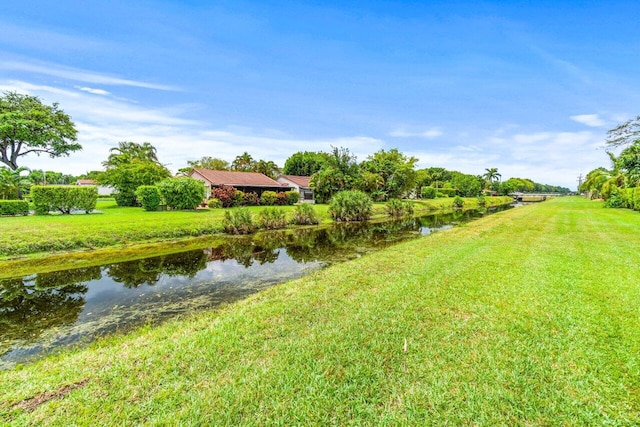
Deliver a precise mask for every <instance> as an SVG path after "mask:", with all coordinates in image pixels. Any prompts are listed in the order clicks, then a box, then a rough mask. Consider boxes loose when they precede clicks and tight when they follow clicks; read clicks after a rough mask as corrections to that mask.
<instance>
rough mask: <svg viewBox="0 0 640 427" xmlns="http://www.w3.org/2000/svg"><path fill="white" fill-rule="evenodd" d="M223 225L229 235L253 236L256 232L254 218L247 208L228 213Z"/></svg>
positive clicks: (225, 215)
mask: <svg viewBox="0 0 640 427" xmlns="http://www.w3.org/2000/svg"><path fill="white" fill-rule="evenodd" d="M222 224H223V228H224V232H225V233H228V234H251V233H253V232H254V231H256V225H255V224H254V222H253V216H252V215H251V212H249V210H248V209H246V208H240V209H237V210H231V211H226V212H225V213H224V219H223V221H222Z"/></svg>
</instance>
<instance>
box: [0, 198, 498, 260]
mask: <svg viewBox="0 0 640 427" xmlns="http://www.w3.org/2000/svg"><path fill="white" fill-rule="evenodd" d="M487 202H488V203H490V204H501V203H502V204H504V203H505V199H504V198H487ZM452 203H453V199H438V200H432V201H420V202H416V203H415V205H416V210H417V211H418V212H428V211H433V210H438V209H450V208H451V205H452ZM476 204H477V201H476V200H475V199H466V206H467V207H469V208H470V207H473V206H475V205H476ZM327 208H328V206H327V205H314V209H315V210H316V212H317V213H318V214H319V216H320V218H321V219H322V221H323V222H325V223H327V222H331V219H330V217H329V214H328V213H327ZM249 209H250V210H251V211H252V212H253V213H254V214H257V213H258V212H259V211H260V210H262V209H263V208H262V207H250V208H249ZM283 209H285V210H286V211H287V212H292V210H293V207H292V206H284V207H283ZM97 210H98V211H99V213H95V214H91V215H52V216H29V217H4V218H0V259H7V258H15V257H20V256H25V255H33V254H50V253H56V252H57V253H59V252H68V251H74V250H94V249H98V248H113V247H120V248H122V247H124V246H128V245H132V244H138V243H149V242H163V241H164V242H166V241H171V240H173V241H175V240H178V239H185V238H191V237H198V236H211V235H215V234H219V233H221V231H222V219H223V217H224V212H225V210H223V209H205V210H197V211H172V212H145V211H144V210H143V209H142V208H120V207H118V206H117V205H116V204H115V202H114V201H101V202H99V204H98V206H97ZM374 214H375V215H376V216H382V215H385V206H384V204H381V203H380V204H376V205H375V207H374ZM0 268H1V265H0Z"/></svg>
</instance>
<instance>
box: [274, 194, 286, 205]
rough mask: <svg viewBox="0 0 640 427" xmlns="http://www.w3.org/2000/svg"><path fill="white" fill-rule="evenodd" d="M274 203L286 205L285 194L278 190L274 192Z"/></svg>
mask: <svg viewBox="0 0 640 427" xmlns="http://www.w3.org/2000/svg"><path fill="white" fill-rule="evenodd" d="M275 204H276V205H278V206H286V205H287V195H286V194H285V193H284V192H282V191H280V192H278V194H276V203H275Z"/></svg>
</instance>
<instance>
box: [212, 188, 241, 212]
mask: <svg viewBox="0 0 640 427" xmlns="http://www.w3.org/2000/svg"><path fill="white" fill-rule="evenodd" d="M212 196H213V197H214V198H216V199H218V200H220V203H222V207H223V208H230V207H231V206H233V204H234V203H235V198H236V189H235V187H232V186H227V185H222V186H220V187H218V188H214V189H213V194H212Z"/></svg>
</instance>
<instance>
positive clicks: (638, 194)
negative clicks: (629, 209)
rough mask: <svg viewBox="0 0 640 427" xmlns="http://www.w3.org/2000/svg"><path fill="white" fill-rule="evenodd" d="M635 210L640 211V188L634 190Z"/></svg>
mask: <svg viewBox="0 0 640 427" xmlns="http://www.w3.org/2000/svg"><path fill="white" fill-rule="evenodd" d="M632 199H633V209H635V210H637V211H638V210H640V187H635V188H634V189H633V196H632Z"/></svg>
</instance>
